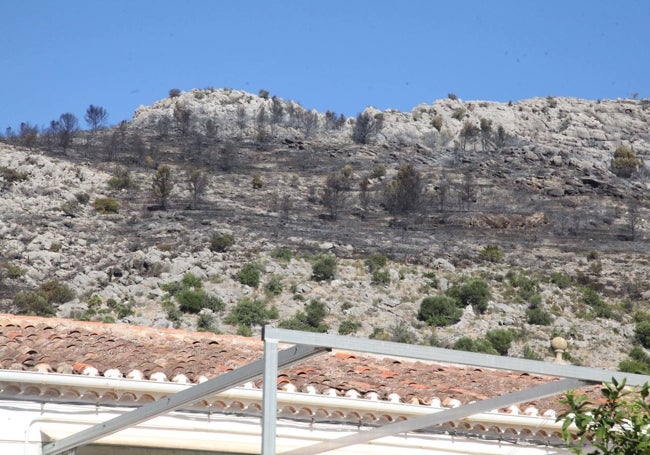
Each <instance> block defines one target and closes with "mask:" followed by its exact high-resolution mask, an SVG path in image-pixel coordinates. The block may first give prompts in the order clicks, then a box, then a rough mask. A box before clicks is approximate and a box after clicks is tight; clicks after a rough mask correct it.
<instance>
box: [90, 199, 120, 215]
mask: <svg viewBox="0 0 650 455" xmlns="http://www.w3.org/2000/svg"><path fill="white" fill-rule="evenodd" d="M93 207H94V208H95V210H97V211H98V212H99V213H102V214H108V213H117V212H119V210H120V204H119V202H117V201H116V200H115V199H112V198H110V197H98V198H97V199H95V200H94V201H93Z"/></svg>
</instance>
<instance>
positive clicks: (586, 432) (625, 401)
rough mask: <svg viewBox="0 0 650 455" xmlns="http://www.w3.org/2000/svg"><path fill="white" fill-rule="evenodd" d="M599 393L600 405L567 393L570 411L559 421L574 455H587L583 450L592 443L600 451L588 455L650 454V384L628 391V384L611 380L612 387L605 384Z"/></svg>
mask: <svg viewBox="0 0 650 455" xmlns="http://www.w3.org/2000/svg"><path fill="white" fill-rule="evenodd" d="M600 392H601V400H599V403H598V404H596V403H593V402H591V401H589V400H588V398H587V396H586V395H584V394H581V393H578V392H576V391H570V392H568V393H567V394H566V396H565V398H564V399H563V400H562V403H563V404H564V405H565V406H566V408H567V410H566V411H565V412H563V413H562V414H560V415H559V416H558V418H557V420H558V421H562V436H563V437H564V440H565V441H566V442H567V443H568V444H569V445H570V448H571V451H572V452H573V453H575V454H584V453H585V451H584V449H583V448H582V446H583V445H584V444H585V443H586V442H589V444H590V445H591V446H593V447H595V448H596V449H597V450H594V451H591V452H589V454H605V455H645V454H648V453H650V432H648V428H649V427H650V400H648V394H649V393H648V383H646V384H644V385H643V386H642V387H640V388H636V389H632V388H629V387H626V385H625V380H622V381H620V382H618V381H617V380H616V379H615V378H612V382H611V384H604V385H603V387H602V388H601V389H600ZM574 428H575V429H574ZM574 431H575V435H576V436H577V440H575V441H574V438H573V432H574Z"/></svg>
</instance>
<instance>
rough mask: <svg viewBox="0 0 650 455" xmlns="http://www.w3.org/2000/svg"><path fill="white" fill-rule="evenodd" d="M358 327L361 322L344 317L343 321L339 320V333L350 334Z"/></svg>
mask: <svg viewBox="0 0 650 455" xmlns="http://www.w3.org/2000/svg"><path fill="white" fill-rule="evenodd" d="M360 327H361V324H360V323H358V322H357V321H355V320H354V319H346V320H345V321H341V324H339V334H340V335H350V334H351V333H354V332H356V331H357V330H359V328H360Z"/></svg>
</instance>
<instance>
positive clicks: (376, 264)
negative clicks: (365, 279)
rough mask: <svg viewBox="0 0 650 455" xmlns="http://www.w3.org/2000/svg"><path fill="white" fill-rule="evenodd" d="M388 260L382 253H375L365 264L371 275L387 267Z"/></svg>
mask: <svg viewBox="0 0 650 455" xmlns="http://www.w3.org/2000/svg"><path fill="white" fill-rule="evenodd" d="M387 261H388V259H387V258H386V256H384V255H383V254H381V253H373V254H371V255H370V256H368V257H367V258H366V260H365V261H364V262H363V263H364V264H365V266H366V268H367V269H368V271H369V272H370V273H373V272H375V271H377V270H379V269H381V268H382V267H385V266H386V262H387Z"/></svg>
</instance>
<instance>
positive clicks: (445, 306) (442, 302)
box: [418, 295, 463, 327]
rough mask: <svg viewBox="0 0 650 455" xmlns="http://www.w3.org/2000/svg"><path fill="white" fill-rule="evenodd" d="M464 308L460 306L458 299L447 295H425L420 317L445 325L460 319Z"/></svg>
mask: <svg viewBox="0 0 650 455" xmlns="http://www.w3.org/2000/svg"><path fill="white" fill-rule="evenodd" d="M462 315H463V310H462V309H461V308H459V307H458V301H457V300H456V299H454V298H452V297H449V296H446V295H439V296H433V297H425V298H424V299H423V300H422V303H420V311H419V312H418V319H419V320H420V321H426V323H427V324H429V325H433V326H437V327H445V326H448V325H453V324H456V323H457V322H458V321H460V318H461V317H462Z"/></svg>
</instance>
